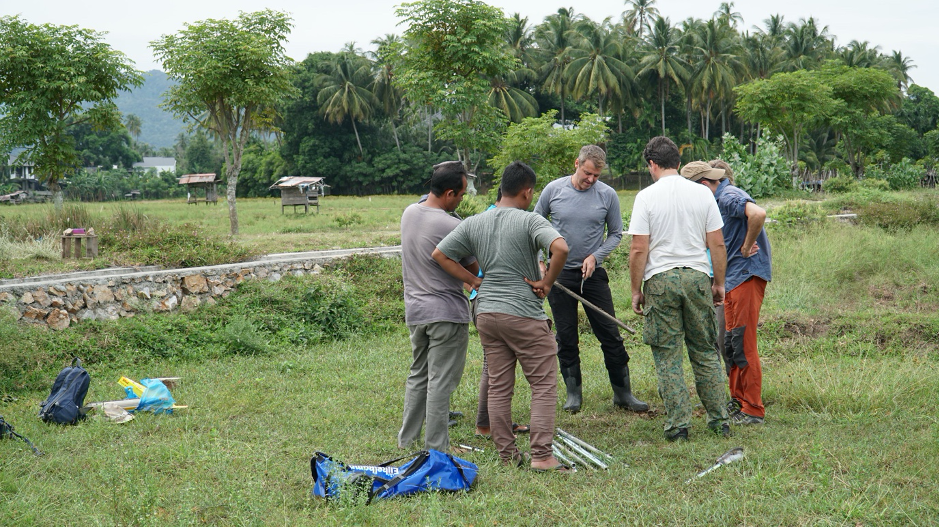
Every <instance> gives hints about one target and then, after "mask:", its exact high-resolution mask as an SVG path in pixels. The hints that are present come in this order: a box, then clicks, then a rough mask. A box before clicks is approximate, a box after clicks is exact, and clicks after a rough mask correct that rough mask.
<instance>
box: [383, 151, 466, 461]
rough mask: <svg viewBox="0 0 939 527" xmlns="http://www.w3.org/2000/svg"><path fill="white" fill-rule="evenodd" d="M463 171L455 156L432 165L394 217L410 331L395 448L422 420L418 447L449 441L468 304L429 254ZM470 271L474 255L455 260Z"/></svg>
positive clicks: (457, 195)
mask: <svg viewBox="0 0 939 527" xmlns="http://www.w3.org/2000/svg"><path fill="white" fill-rule="evenodd" d="M466 176H467V174H466V170H465V169H464V168H463V164H462V163H460V162H459V161H448V162H445V163H440V164H439V165H436V166H434V173H433V176H432V177H431V180H430V194H428V196H427V199H426V200H425V201H422V202H420V203H415V204H413V205H410V206H409V207H408V208H407V209H405V210H404V214H402V215H401V276H402V278H403V281H404V319H405V323H406V324H407V326H408V331H409V332H410V334H411V353H412V362H411V370H410V374H409V375H408V379H407V383H406V385H405V392H404V419H403V423H402V425H401V430H400V431H399V432H398V447H399V448H411V444H412V443H414V442H416V441H417V440H418V439H420V436H421V428H422V427H423V426H424V423H425V422H426V424H427V429H426V433H425V434H424V448H425V449H434V450H440V451H444V452H445V451H447V449H448V448H449V446H450V434H449V431H448V430H447V428H448V427H447V424H448V421H449V405H450V394H451V393H453V390H455V389H456V387H457V385H459V383H460V378H461V377H462V376H463V368H464V366H465V365H466V348H467V345H468V343H469V321H470V313H469V302H468V301H467V299H466V296H465V295H464V294H463V282H461V281H460V280H458V279H455V278H453V277H451V276H450V275H449V274H447V273H446V272H445V271H444V270H443V269H442V268H441V267H440V266H439V265H438V264H437V262H436V261H434V259H433V258H432V257H431V253H433V251H434V248H435V247H437V244H438V243H440V240H442V239H443V238H444V237H445V236H446V235H447V234H449V233H450V232H451V231H452V230H453V229H454V228H456V226H457V225H459V223H460V220H459V219H457V218H455V217H453V216H451V215H450V213H451V212H453V211H454V210H456V208H457V206H458V205H459V204H460V202H461V201H462V200H463V194H464V193H465V192H466ZM460 264H462V265H464V266H466V268H467V269H468V270H470V271H471V272H473V273H476V272H477V271H478V270H479V266H478V265H477V264H476V260H475V258H473V257H466V258H463V259H462V260H461V261H460Z"/></svg>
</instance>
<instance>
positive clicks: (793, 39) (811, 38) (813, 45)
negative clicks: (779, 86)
mask: <svg viewBox="0 0 939 527" xmlns="http://www.w3.org/2000/svg"><path fill="white" fill-rule="evenodd" d="M786 33H787V35H786V37H787V38H786V44H785V47H784V50H785V52H786V61H785V63H786V66H787V67H786V69H787V71H795V70H800V69H808V68H812V67H815V66H816V65H818V64H819V63H821V61H822V60H824V59H825V58H826V57H827V56H828V55H829V54H830V53H831V52H832V49H833V44H832V41H831V39H830V38H829V33H828V26H824V27H822V28H821V29H819V27H818V25H817V24H816V23H815V18H813V17H809V18H808V19H805V18H802V19H800V20H799V23H798V24H795V23H793V24H789V27H788V28H787V31H786Z"/></svg>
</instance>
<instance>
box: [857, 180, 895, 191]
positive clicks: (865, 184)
mask: <svg viewBox="0 0 939 527" xmlns="http://www.w3.org/2000/svg"><path fill="white" fill-rule="evenodd" d="M858 187H859V188H862V189H869V190H879V191H881V192H887V191H888V190H890V183H888V182H886V181H884V180H883V179H872V178H864V179H862V180H861V181H859V182H858Z"/></svg>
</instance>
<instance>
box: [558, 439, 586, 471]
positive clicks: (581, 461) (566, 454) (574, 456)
mask: <svg viewBox="0 0 939 527" xmlns="http://www.w3.org/2000/svg"><path fill="white" fill-rule="evenodd" d="M551 446H552V447H553V448H554V449H555V450H557V451H559V452H560V453H561V454H562V455H563V456H564V457H566V458H568V459H570V460H571V461H572V462H574V463H577V464H578V465H580V466H582V467H585V468H593V467H592V466H591V465H590V463H588V462H587V461H585V460H584V459H583V458H582V457H580V456H578V455H577V454H576V453H575V452H573V451H572V450H570V449H569V448H566V447H565V446H564V445H562V444H561V443H558V442H557V441H554V442H552V443H551Z"/></svg>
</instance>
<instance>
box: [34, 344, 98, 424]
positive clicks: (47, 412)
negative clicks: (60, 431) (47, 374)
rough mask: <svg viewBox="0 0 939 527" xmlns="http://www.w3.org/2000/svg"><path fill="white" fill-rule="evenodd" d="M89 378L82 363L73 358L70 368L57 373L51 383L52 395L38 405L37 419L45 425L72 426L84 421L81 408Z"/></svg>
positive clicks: (86, 392)
mask: <svg viewBox="0 0 939 527" xmlns="http://www.w3.org/2000/svg"><path fill="white" fill-rule="evenodd" d="M90 383H91V376H89V375H88V372H87V371H85V369H84V368H82V361H81V360H80V359H79V358H78V357H75V360H74V361H72V365H71V366H67V367H65V369H63V370H62V371H60V372H59V375H58V376H57V377H56V378H55V382H53V383H52V393H50V394H49V398H48V399H46V400H45V401H43V402H42V404H41V405H39V418H40V419H42V420H43V421H45V422H47V423H58V424H63V425H73V424H75V423H77V422H78V421H79V420H81V419H84V417H85V414H84V412H83V411H82V406H83V405H84V404H85V395H87V394H88V384H90Z"/></svg>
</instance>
